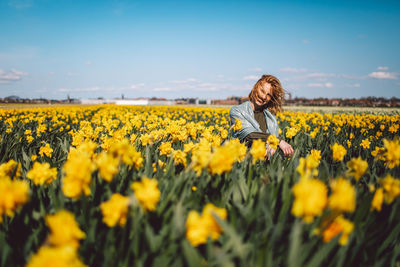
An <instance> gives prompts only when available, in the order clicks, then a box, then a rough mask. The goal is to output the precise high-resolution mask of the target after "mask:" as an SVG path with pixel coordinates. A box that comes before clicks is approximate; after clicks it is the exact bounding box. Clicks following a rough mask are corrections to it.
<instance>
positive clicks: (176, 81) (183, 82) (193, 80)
mask: <svg viewBox="0 0 400 267" xmlns="http://www.w3.org/2000/svg"><path fill="white" fill-rule="evenodd" d="M193 82H197V80H196V79H195V78H188V79H185V80H173V81H169V83H174V84H187V83H193Z"/></svg>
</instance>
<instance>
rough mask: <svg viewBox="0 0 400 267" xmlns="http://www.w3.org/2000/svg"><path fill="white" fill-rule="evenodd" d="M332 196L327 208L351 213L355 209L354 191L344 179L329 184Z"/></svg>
mask: <svg viewBox="0 0 400 267" xmlns="http://www.w3.org/2000/svg"><path fill="white" fill-rule="evenodd" d="M330 187H331V188H332V194H331V195H330V197H329V207H330V208H331V209H332V210H334V211H338V212H353V211H354V210H355V208H356V190H355V189H354V186H353V185H352V184H351V183H350V182H349V181H347V180H346V179H344V178H342V177H340V178H338V179H335V180H332V181H331V183H330Z"/></svg>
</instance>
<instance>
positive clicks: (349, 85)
mask: <svg viewBox="0 0 400 267" xmlns="http://www.w3.org/2000/svg"><path fill="white" fill-rule="evenodd" d="M360 86H361V85H360V84H359V83H354V84H346V87H350V88H358V87H360Z"/></svg>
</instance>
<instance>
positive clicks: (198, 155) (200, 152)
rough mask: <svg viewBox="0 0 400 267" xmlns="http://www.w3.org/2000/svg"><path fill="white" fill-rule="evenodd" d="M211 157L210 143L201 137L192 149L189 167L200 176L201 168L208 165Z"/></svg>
mask: <svg viewBox="0 0 400 267" xmlns="http://www.w3.org/2000/svg"><path fill="white" fill-rule="evenodd" d="M210 158H211V144H210V143H209V142H208V141H207V139H204V138H203V139H201V140H200V142H199V143H197V144H196V146H195V147H194V148H193V150H192V158H191V161H192V163H191V165H190V166H191V167H192V168H193V170H194V171H195V172H196V175H197V176H200V174H201V172H202V170H203V169H204V168H205V167H207V166H208V163H209V162H210Z"/></svg>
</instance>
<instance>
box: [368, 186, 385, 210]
mask: <svg viewBox="0 0 400 267" xmlns="http://www.w3.org/2000/svg"><path fill="white" fill-rule="evenodd" d="M383 199H384V196H383V189H382V188H378V189H377V190H376V191H375V194H374V198H373V199H372V203H371V210H377V211H381V209H382V204H383Z"/></svg>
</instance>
